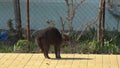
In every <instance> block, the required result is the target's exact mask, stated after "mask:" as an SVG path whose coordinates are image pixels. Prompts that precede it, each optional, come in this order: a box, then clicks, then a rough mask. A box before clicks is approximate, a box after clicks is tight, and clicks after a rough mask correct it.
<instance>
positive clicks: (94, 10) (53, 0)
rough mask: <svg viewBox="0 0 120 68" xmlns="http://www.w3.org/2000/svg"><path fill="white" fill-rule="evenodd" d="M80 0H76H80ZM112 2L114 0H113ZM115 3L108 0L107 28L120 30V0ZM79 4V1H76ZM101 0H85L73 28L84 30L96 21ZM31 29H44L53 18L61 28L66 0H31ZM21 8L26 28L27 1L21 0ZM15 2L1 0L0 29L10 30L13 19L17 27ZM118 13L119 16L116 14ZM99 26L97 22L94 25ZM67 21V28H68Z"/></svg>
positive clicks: (23, 24)
mask: <svg viewBox="0 0 120 68" xmlns="http://www.w3.org/2000/svg"><path fill="white" fill-rule="evenodd" d="M79 1H80V0H76V2H79ZM111 2H112V0H111ZM113 3H114V4H116V5H118V6H117V7H116V6H115V8H113V9H110V6H109V5H108V0H106V29H107V30H110V31H112V30H118V31H120V25H119V23H120V16H119V15H120V10H119V9H120V7H119V5H120V4H119V3H120V1H119V0H114V2H113ZM76 4H77V3H76ZM99 4H100V0H85V1H84V2H83V3H82V4H81V5H80V6H79V7H78V8H77V9H76V13H75V18H74V20H73V23H72V25H73V29H74V30H76V29H77V30H78V31H82V30H84V28H85V26H86V24H89V23H91V22H93V21H96V18H97V17H98V12H99ZM29 8H30V29H31V30H38V29H43V28H46V27H48V26H50V25H49V24H47V23H46V21H47V20H52V21H54V23H55V26H56V27H57V28H58V29H61V28H62V26H61V23H60V16H61V17H62V18H63V20H64V19H65V18H66V16H67V6H66V3H65V0H30V7H29ZM20 10H21V19H22V28H24V29H26V2H25V0H20ZM14 13H15V12H14V2H13V0H0V31H1V32H2V31H3V30H8V25H7V22H8V20H10V19H11V20H12V23H13V27H14V28H15V26H16V25H15V16H14ZM116 15H117V16H116ZM93 26H95V27H97V22H96V23H95V24H94V25H93ZM68 28H69V27H68V24H67V23H66V25H65V29H68Z"/></svg>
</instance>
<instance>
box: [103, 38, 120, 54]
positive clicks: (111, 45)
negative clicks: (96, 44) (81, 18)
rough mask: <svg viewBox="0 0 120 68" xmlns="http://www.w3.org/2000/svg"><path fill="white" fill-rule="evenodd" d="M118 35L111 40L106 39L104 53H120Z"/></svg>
mask: <svg viewBox="0 0 120 68" xmlns="http://www.w3.org/2000/svg"><path fill="white" fill-rule="evenodd" d="M115 42H116V37H113V38H111V40H110V41H105V42H104V46H103V52H104V53H110V54H115V53H120V51H119V47H118V46H117V45H116V43H115Z"/></svg>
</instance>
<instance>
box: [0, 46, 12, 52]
mask: <svg viewBox="0 0 120 68" xmlns="http://www.w3.org/2000/svg"><path fill="white" fill-rule="evenodd" d="M8 52H13V48H12V47H9V46H1V45H0V53H8Z"/></svg>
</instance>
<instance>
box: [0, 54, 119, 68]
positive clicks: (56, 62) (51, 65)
mask: <svg viewBox="0 0 120 68" xmlns="http://www.w3.org/2000/svg"><path fill="white" fill-rule="evenodd" d="M49 56H50V57H51V59H45V58H44V56H43V54H27V53H0V68H120V55H102V54H100V55H99V54H61V57H62V59H55V57H54V54H49Z"/></svg>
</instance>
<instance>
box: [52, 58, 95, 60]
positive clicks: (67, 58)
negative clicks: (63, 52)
mask: <svg viewBox="0 0 120 68" xmlns="http://www.w3.org/2000/svg"><path fill="white" fill-rule="evenodd" d="M51 60H93V58H61V59H56V58H51Z"/></svg>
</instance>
